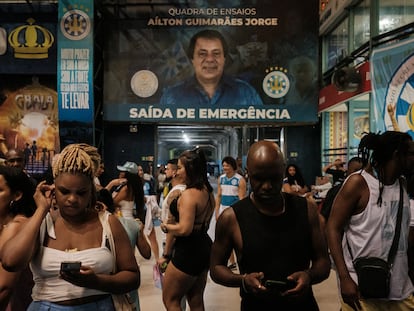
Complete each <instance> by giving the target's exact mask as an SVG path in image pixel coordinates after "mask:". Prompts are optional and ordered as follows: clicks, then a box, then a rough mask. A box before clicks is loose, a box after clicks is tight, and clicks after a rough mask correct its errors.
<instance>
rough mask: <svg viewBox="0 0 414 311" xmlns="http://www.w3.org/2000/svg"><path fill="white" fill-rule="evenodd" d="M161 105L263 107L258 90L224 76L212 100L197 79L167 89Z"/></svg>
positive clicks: (243, 82) (238, 80)
mask: <svg viewBox="0 0 414 311" xmlns="http://www.w3.org/2000/svg"><path fill="white" fill-rule="evenodd" d="M161 104H164V105H180V106H181V105H182V106H185V107H192V106H207V105H212V106H220V107H225V106H232V105H238V106H256V105H263V102H262V99H261V98H260V96H259V94H258V93H257V92H256V90H255V89H254V88H253V87H252V86H251V85H250V84H249V83H247V82H246V81H244V80H240V79H237V78H233V77H230V76H224V77H223V78H222V79H221V81H220V83H219V85H218V86H217V89H216V91H215V93H214V95H213V97H212V98H209V96H208V94H207V92H206V91H204V89H203V88H202V86H201V85H200V84H199V83H198V82H197V79H196V78H195V77H192V78H191V79H188V80H186V81H183V82H180V83H178V84H176V85H174V86H171V87H169V88H167V89H166V90H165V91H164V93H163V95H162V97H161Z"/></svg>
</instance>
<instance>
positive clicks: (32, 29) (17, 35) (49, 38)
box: [8, 18, 55, 59]
mask: <svg viewBox="0 0 414 311" xmlns="http://www.w3.org/2000/svg"><path fill="white" fill-rule="evenodd" d="M27 22H28V24H29V25H22V26H19V27H17V28H15V29H13V30H12V31H11V32H10V34H9V38H8V39H9V44H10V46H11V47H12V48H13V49H14V57H15V58H24V59H43V58H47V57H48V50H49V48H50V47H51V46H52V44H53V42H54V41H55V39H54V37H53V34H52V33H51V32H50V31H49V30H47V29H46V28H44V27H42V26H39V25H35V24H34V23H35V20H34V19H33V18H29V19H28V20H27Z"/></svg>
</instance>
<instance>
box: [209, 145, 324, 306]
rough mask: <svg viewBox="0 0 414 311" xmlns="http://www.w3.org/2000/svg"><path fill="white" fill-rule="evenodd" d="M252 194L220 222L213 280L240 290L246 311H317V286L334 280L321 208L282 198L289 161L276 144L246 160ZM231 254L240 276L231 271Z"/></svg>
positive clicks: (257, 147)
mask: <svg viewBox="0 0 414 311" xmlns="http://www.w3.org/2000/svg"><path fill="white" fill-rule="evenodd" d="M247 168H248V171H249V178H250V184H251V187H252V193H251V194H250V196H249V197H247V198H245V199H243V200H241V201H239V202H237V203H235V204H234V205H233V206H232V207H231V208H228V209H226V210H225V211H224V212H223V213H222V214H221V216H220V217H219V219H218V221H217V226H216V236H215V241H214V243H213V247H212V253H211V265H210V274H211V277H212V279H213V280H214V281H215V282H217V283H219V284H222V285H225V286H230V287H240V295H241V298H242V300H241V310H243V311H250V310H252V311H253V310H254V311H255V310H307V311H310V310H318V306H317V303H316V301H315V298H314V296H313V293H312V287H311V285H312V284H316V283H319V282H321V281H323V280H325V279H326V278H327V277H328V276H329V272H330V262H329V257H328V250H327V245H326V241H325V238H324V235H323V233H322V231H321V229H320V225H319V219H318V212H317V209H316V204H315V203H313V202H312V201H311V200H308V199H306V198H303V197H297V196H292V195H289V194H286V193H282V192H281V189H282V183H283V182H282V180H283V174H284V170H285V161H284V157H283V154H282V152H281V150H280V148H279V147H278V146H277V145H276V144H275V143H272V142H269V141H260V142H257V143H255V144H253V145H252V146H251V148H250V150H249V153H248V156H247ZM232 249H234V250H235V252H236V257H237V259H238V263H239V269H240V274H237V273H234V272H233V271H231V270H230V269H229V268H228V267H227V260H228V258H229V256H230V253H231V251H232Z"/></svg>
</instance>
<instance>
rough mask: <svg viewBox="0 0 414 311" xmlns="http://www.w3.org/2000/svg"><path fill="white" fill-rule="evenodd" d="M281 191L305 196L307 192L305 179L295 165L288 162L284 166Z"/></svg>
mask: <svg viewBox="0 0 414 311" xmlns="http://www.w3.org/2000/svg"><path fill="white" fill-rule="evenodd" d="M282 191H283V192H286V193H290V194H293V195H298V196H306V194H307V193H308V192H309V188H308V186H306V184H305V180H304V179H303V176H302V173H301V172H300V169H299V167H298V166H297V165H295V164H289V165H288V166H287V167H286V171H285V178H284V179H283V188H282Z"/></svg>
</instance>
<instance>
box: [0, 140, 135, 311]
mask: <svg viewBox="0 0 414 311" xmlns="http://www.w3.org/2000/svg"><path fill="white" fill-rule="evenodd" d="M88 148H89V147H88V145H85V144H72V145H68V146H67V147H65V148H64V149H63V150H62V152H61V153H60V155H59V157H58V158H57V159H56V161H55V163H54V165H53V177H54V181H55V183H54V185H47V184H45V183H44V182H41V183H39V185H38V186H37V188H36V192H35V195H34V198H35V201H36V204H37V209H36V211H35V212H34V214H33V216H32V217H31V218H30V219H28V220H27V221H26V222H25V223H24V224H23V225H22V226H21V229H20V231H19V232H18V233H16V235H15V236H14V237H13V238H11V239H10V240H9V241H7V242H6V243H5V244H4V246H3V248H2V249H1V252H0V258H1V261H2V264H3V267H4V268H5V269H6V270H8V271H19V270H21V269H23V268H24V267H25V266H26V265H27V264H28V263H29V262H30V267H31V270H32V273H33V276H34V281H35V285H34V287H33V291H32V298H33V302H32V303H31V305H30V307H29V308H28V310H30V311H32V310H52V311H53V310H111V311H112V310H114V306H113V302H112V299H111V294H122V293H127V292H129V291H131V290H133V289H137V288H138V286H139V284H140V272H139V268H138V266H137V263H136V260H135V257H134V254H133V251H132V249H131V246H130V242H129V239H128V236H127V234H126V232H125V230H124V229H123V227H122V225H121V223H120V222H119V221H118V219H117V218H116V217H115V216H112V215H109V213H105V212H98V209H97V208H96V207H97V206H96V205H97V202H96V189H95V185H94V181H93V179H94V176H95V169H96V161H95V160H94V159H92V158H91V156H90V155H89V154H88V153H90V152H91V150H89V149H88ZM52 198H53V199H54V200H55V202H56V205H57V207H58V210H59V213H58V215H57V216H56V217H55V218H54V219H52V217H51V216H50V213H49V209H50V206H51V204H52ZM107 225H109V226H107ZM107 227H109V229H105V228H107ZM111 233H112V236H113V240H114V244H115V245H116V249H115V250H114V251H115V253H116V256H115V258H114V256H113V255H112V253H111V250H110V249H109V246H108V245H109V238H108V236H109V234H111ZM62 262H69V263H68V264H67V265H66V267H67V268H71V266H72V264H73V262H80V263H81V264H80V268H79V266H78V267H77V269H76V270H72V269H69V270H64V269H61V267H62V266H61V264H62ZM63 266H65V265H63ZM114 266H116V272H115V273H112V272H113V268H114Z"/></svg>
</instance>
